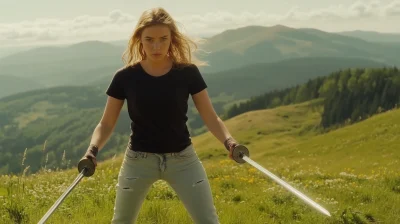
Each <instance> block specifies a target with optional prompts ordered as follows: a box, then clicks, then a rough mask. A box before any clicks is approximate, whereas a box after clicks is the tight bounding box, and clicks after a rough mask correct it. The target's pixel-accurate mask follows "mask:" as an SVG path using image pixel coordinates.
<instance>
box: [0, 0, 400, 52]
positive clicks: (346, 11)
mask: <svg viewBox="0 0 400 224" xmlns="http://www.w3.org/2000/svg"><path fill="white" fill-rule="evenodd" d="M213 1H215V2H213ZM156 6H161V7H164V8H165V9H166V10H167V11H169V12H170V13H171V14H172V16H173V17H174V18H175V19H176V20H177V21H178V22H180V23H182V24H183V26H184V28H185V31H186V32H187V33H189V34H190V35H192V36H205V35H207V36H208V35H212V34H215V33H218V32H221V31H223V30H225V29H231V28H237V27H241V26H246V25H263V26H272V25H276V24H282V25H286V26H291V27H312V28H317V29H321V30H324V31H329V32H334V31H345V30H355V29H360V30H375V31H381V32H400V25H399V24H400V0H380V1H379V0H372V1H368V0H364V1H353V0H336V1H333V0H330V1H328V0H286V1H284V0H279V1H276V0H274V1H273V0H241V1H238V0H201V1H189V0H142V1H134V0H129V1H128V0H96V1H95V0H63V1H54V0H53V1H50V0H29V1H28V0H0V46H2V47H4V46H18V45H30V44H39V43H41V44H42V43H67V42H71V41H73V42H75V41H82V40H92V39H98V40H118V39H127V38H128V36H129V35H130V34H131V32H132V29H133V27H134V26H135V24H136V21H137V18H138V17H139V16H140V14H141V13H142V12H143V11H144V10H146V9H149V8H152V7H156ZM249 35H251V34H249Z"/></svg>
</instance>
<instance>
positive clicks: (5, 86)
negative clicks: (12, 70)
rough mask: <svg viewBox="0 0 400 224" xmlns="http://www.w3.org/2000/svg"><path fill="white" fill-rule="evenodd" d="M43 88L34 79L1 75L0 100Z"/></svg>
mask: <svg viewBox="0 0 400 224" xmlns="http://www.w3.org/2000/svg"><path fill="white" fill-rule="evenodd" d="M41 88H44V86H43V85H42V84H40V83H38V82H36V81H35V80H34V79H30V78H21V77H15V76H8V75H0V98H2V97H4V96H10V95H13V94H16V93H20V92H25V91H30V90H34V89H41Z"/></svg>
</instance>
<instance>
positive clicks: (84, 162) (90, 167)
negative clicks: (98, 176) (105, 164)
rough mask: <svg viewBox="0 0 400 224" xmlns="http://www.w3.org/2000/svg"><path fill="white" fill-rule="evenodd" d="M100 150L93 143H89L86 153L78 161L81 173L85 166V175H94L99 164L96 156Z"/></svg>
mask: <svg viewBox="0 0 400 224" xmlns="http://www.w3.org/2000/svg"><path fill="white" fill-rule="evenodd" d="M98 152H99V148H98V147H97V146H95V145H93V144H91V145H89V148H88V149H87V151H86V153H85V155H84V156H83V157H82V159H81V160H80V161H79V163H78V171H79V173H80V172H82V170H83V169H84V168H86V169H87V170H86V172H85V173H84V176H87V177H88V176H92V175H93V174H94V171H95V169H96V166H97V160H96V156H97V153H98Z"/></svg>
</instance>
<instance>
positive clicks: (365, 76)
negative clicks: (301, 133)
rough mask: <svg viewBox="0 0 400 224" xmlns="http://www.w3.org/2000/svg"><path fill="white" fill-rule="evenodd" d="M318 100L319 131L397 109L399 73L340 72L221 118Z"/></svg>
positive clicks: (276, 92)
mask: <svg viewBox="0 0 400 224" xmlns="http://www.w3.org/2000/svg"><path fill="white" fill-rule="evenodd" d="M318 98H322V99H324V110H323V113H322V118H321V126H322V127H324V128H328V127H331V126H334V125H340V124H343V123H353V122H357V121H360V120H363V119H366V118H368V117H370V116H371V115H374V114H376V113H379V112H382V111H387V110H390V109H393V108H395V107H397V104H398V103H399V102H400V72H399V70H398V68H397V67H384V68H349V69H342V70H339V71H337V72H333V73H331V74H330V75H328V76H325V77H317V78H314V79H310V80H308V81H307V82H306V83H304V84H300V85H296V86H293V87H290V88H285V89H280V90H274V91H271V92H268V93H265V94H263V95H259V96H255V97H252V98H251V99H249V100H248V101H246V102H242V103H240V104H235V105H234V106H232V107H230V108H229V109H228V110H227V111H226V113H225V114H224V116H223V117H224V119H228V118H232V117H234V116H237V115H239V114H242V113H245V112H248V111H252V110H260V109H268V108H274V107H278V106H283V105H288V104H294V103H301V102H305V101H309V100H313V99H318Z"/></svg>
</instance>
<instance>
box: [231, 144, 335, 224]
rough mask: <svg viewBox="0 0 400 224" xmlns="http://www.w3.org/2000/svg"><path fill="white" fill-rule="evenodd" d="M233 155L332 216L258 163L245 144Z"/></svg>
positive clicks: (235, 150) (236, 148) (237, 160)
mask: <svg viewBox="0 0 400 224" xmlns="http://www.w3.org/2000/svg"><path fill="white" fill-rule="evenodd" d="M232 157H233V159H234V160H235V161H236V162H238V163H245V162H247V163H248V164H250V165H252V166H253V167H255V168H257V169H258V170H259V171H261V172H262V173H264V174H265V175H267V176H268V177H270V178H271V179H273V180H274V181H275V182H277V183H278V184H280V185H281V186H283V187H284V188H286V189H287V190H288V191H290V192H292V193H293V194H295V195H296V196H297V197H298V198H300V199H301V200H303V201H304V202H306V203H307V204H308V205H310V206H312V207H313V208H315V209H316V210H318V211H319V212H321V213H323V214H324V215H327V216H329V217H330V216H331V214H330V213H329V211H327V210H326V209H325V208H323V207H322V206H321V205H319V204H317V203H316V202H314V201H313V200H311V199H310V198H309V197H307V196H306V195H304V194H303V193H301V192H300V191H298V190H296V189H295V188H294V187H292V186H290V185H289V184H288V183H286V182H285V181H283V180H282V179H280V178H279V177H277V176H276V175H274V174H273V173H271V172H270V171H268V170H267V169H265V168H264V167H262V166H260V165H259V164H258V163H256V162H255V161H253V160H252V159H250V157H249V150H248V149H247V148H246V147H245V146H243V145H238V146H236V147H235V148H234V149H233V150H232Z"/></svg>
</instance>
